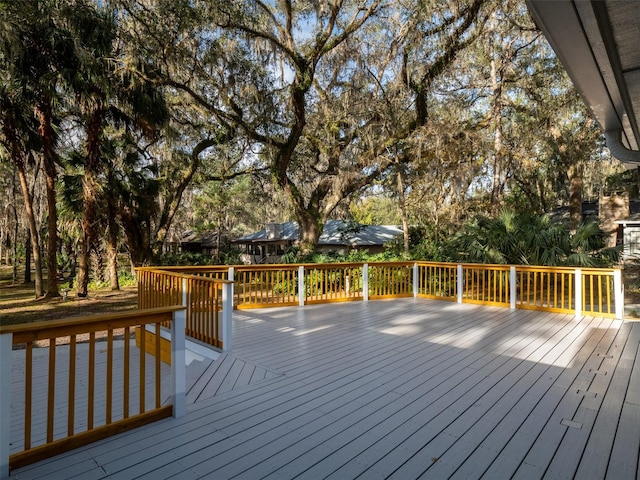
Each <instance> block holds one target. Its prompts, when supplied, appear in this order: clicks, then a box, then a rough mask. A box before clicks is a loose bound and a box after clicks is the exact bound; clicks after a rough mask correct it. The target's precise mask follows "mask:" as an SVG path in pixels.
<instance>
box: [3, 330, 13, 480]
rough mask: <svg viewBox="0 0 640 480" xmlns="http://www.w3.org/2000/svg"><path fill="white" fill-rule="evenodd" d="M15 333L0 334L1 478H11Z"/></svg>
mask: <svg viewBox="0 0 640 480" xmlns="http://www.w3.org/2000/svg"><path fill="white" fill-rule="evenodd" d="M12 348H13V334H12V333H4V334H2V335H0V478H1V479H5V478H9V443H10V437H9V431H10V430H11V356H12Z"/></svg>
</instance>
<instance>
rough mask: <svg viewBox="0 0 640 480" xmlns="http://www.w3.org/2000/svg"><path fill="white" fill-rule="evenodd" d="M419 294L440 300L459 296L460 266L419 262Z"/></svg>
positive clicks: (454, 298)
mask: <svg viewBox="0 0 640 480" xmlns="http://www.w3.org/2000/svg"><path fill="white" fill-rule="evenodd" d="M417 266H418V296H419V297H424V298H435V299H438V300H452V301H455V300H456V298H457V288H458V287H457V285H458V268H457V265H456V264H452V263H438V262H418V263H417Z"/></svg>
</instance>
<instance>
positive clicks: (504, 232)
mask: <svg viewBox="0 0 640 480" xmlns="http://www.w3.org/2000/svg"><path fill="white" fill-rule="evenodd" d="M605 240H606V238H605V235H604V233H603V232H602V230H601V229H600V227H599V226H598V225H597V224H596V223H594V222H588V223H584V224H582V225H581V226H580V227H579V228H578V229H577V230H576V232H574V233H573V234H571V233H570V232H569V229H568V227H566V226H565V225H560V224H557V223H552V221H551V220H550V218H549V217H548V216H546V215H540V216H535V215H530V214H515V213H514V212H512V211H509V210H504V211H503V212H502V213H501V215H500V216H499V217H496V218H488V217H479V218H477V219H476V220H475V221H473V222H470V223H468V224H467V225H465V226H464V227H463V228H462V230H461V231H460V232H459V233H458V234H456V235H455V236H454V237H453V238H452V239H451V241H450V245H449V246H450V247H451V248H452V249H453V250H454V251H455V252H456V253H455V260H457V261H464V262H472V263H488V264H512V265H547V266H555V265H562V266H582V267H597V266H605V265H611V264H612V263H615V262H616V261H617V258H618V250H617V249H611V248H605Z"/></svg>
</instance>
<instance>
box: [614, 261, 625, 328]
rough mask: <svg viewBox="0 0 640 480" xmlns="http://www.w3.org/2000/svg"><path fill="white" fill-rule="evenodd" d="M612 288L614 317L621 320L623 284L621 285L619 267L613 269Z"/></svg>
mask: <svg viewBox="0 0 640 480" xmlns="http://www.w3.org/2000/svg"><path fill="white" fill-rule="evenodd" d="M613 290H614V292H615V296H614V298H615V302H616V304H615V312H616V318H617V319H619V320H622V319H623V318H624V286H623V285H622V271H621V270H620V269H616V270H614V271H613Z"/></svg>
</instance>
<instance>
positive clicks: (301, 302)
mask: <svg viewBox="0 0 640 480" xmlns="http://www.w3.org/2000/svg"><path fill="white" fill-rule="evenodd" d="M306 297H307V294H306V291H305V288H304V265H300V266H299V267H298V305H299V306H301V307H304V301H305V299H306Z"/></svg>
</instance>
